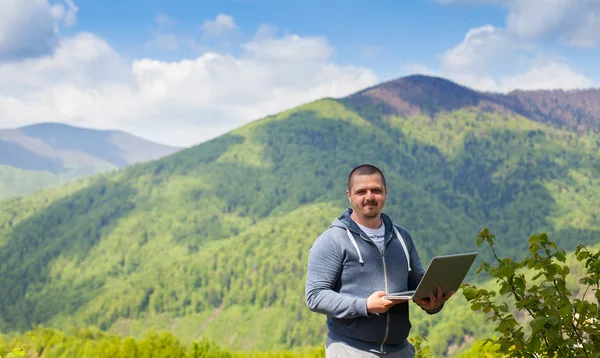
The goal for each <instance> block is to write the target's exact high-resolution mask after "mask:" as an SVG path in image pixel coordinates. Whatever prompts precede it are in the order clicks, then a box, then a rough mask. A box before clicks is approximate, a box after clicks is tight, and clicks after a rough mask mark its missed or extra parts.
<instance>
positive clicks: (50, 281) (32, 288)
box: [0, 78, 600, 352]
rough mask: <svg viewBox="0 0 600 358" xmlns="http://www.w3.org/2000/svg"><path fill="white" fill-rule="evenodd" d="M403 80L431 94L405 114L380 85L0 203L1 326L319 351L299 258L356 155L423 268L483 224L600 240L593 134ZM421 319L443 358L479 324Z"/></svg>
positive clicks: (515, 244)
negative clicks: (381, 177)
mask: <svg viewBox="0 0 600 358" xmlns="http://www.w3.org/2000/svg"><path fill="white" fill-rule="evenodd" d="M412 80H414V79H411V78H409V79H405V82H404V83H405V84H406V81H409V82H408V83H409V84H410V85H411V86H412V87H413V88H414V91H417V92H418V90H420V91H421V92H422V93H425V94H422V95H421V97H422V96H425V95H426V93H429V94H430V97H427V101H422V102H419V101H417V100H418V99H419V98H417V97H415V98H412V99H411V101H412V102H411V103H412V104H411V105H410V106H412V107H410V106H409V107H406V106H399V105H398V103H400V101H404V98H405V97H402V92H399V93H398V92H393V91H391V90H390V89H386V87H385V85H382V86H381V87H378V88H379V89H385V90H386V91H387V92H385V94H386V96H383V97H378V98H379V99H378V101H372V100H368V99H365V97H362V98H361V97H360V96H361V94H357V96H350V97H348V98H345V99H341V100H334V99H323V100H319V101H315V102H312V103H309V104H306V105H304V106H300V107H298V108H295V109H291V110H288V111H285V112H283V113H280V114H278V115H276V116H271V117H268V118H264V119H262V120H259V121H255V122H252V123H250V124H249V125H246V126H244V127H241V128H239V129H237V130H235V131H232V132H230V133H228V134H226V135H223V136H221V137H219V138H216V139H214V140H212V141H209V142H206V143H203V144H201V145H199V146H196V147H194V148H190V149H186V150H182V151H180V152H178V153H175V154H173V155H171V156H169V157H167V158H162V159H159V160H156V161H153V162H150V163H145V164H137V165H133V166H131V167H128V168H125V169H122V170H120V171H118V172H115V173H112V174H110V175H102V176H96V177H92V178H86V179H85V180H80V181H78V182H76V183H74V184H72V185H69V186H65V187H61V188H58V189H53V190H47V191H44V192H42V193H39V194H36V195H33V196H31V197H27V198H15V199H8V200H5V201H3V202H0V244H1V245H2V246H1V248H2V250H1V251H0V285H1V287H4V288H5V289H4V293H3V295H1V296H0V318H1V321H0V323H1V325H2V326H1V327H0V328H2V330H9V329H22V330H24V329H28V328H29V327H30V326H31V325H33V324H36V323H44V324H50V325H53V326H57V327H61V328H66V327H69V326H70V325H72V324H74V325H77V326H88V325H96V326H98V327H100V328H102V329H107V330H113V331H115V332H120V333H123V334H129V333H132V334H136V335H140V334H141V333H142V332H144V331H145V330H146V329H147V328H148V327H158V328H163V329H169V330H172V331H173V332H176V333H177V334H178V335H179V336H181V337H183V338H184V339H186V340H193V339H197V338H199V337H210V338H214V339H215V340H216V341H217V342H218V343H220V344H223V345H226V346H228V347H231V348H234V349H253V348H259V349H267V348H269V349H271V348H288V347H297V346H305V345H319V344H321V342H322V339H323V334H324V328H325V327H324V317H322V316H319V315H316V314H313V313H310V312H309V311H308V310H307V309H306V305H305V303H304V274H305V264H306V258H307V253H308V249H309V248H310V245H311V244H312V242H313V240H314V239H315V237H316V236H317V235H318V234H319V233H320V232H321V231H322V230H324V229H326V228H327V226H328V225H329V223H330V222H331V221H332V219H333V218H334V217H335V216H337V215H339V213H340V212H341V211H342V210H343V208H344V207H345V205H346V204H347V200H346V199H345V179H346V176H347V173H348V171H349V170H350V169H351V168H352V167H353V166H355V165H357V164H359V163H363V162H370V163H373V164H375V165H378V166H380V167H381V168H382V169H383V170H384V171H385V173H386V176H387V180H388V186H389V189H390V193H389V199H388V204H387V207H386V212H387V213H388V214H389V215H390V216H391V217H392V218H393V219H394V221H395V222H397V223H398V224H400V225H403V226H405V227H406V228H407V229H408V230H409V231H410V232H411V234H412V236H413V237H414V238H415V240H416V241H417V245H418V249H419V252H420V255H421V259H422V261H423V262H424V263H425V264H426V263H427V262H428V261H429V260H430V258H431V257H432V256H433V255H439V254H446V253H455V252H459V251H472V250H476V247H475V245H474V239H475V236H476V234H477V233H478V232H479V230H480V229H481V228H482V227H484V226H487V227H489V228H490V230H491V231H492V232H494V233H495V234H496V235H497V236H498V237H499V238H501V239H502V243H503V244H502V250H503V251H504V252H503V254H504V255H507V254H508V255H511V256H514V257H516V258H518V257H520V256H521V255H522V254H523V249H524V248H526V247H527V246H526V245H527V243H526V238H527V237H529V235H530V234H531V233H533V232H539V231H546V232H548V233H549V234H550V235H551V237H553V238H555V240H556V241H557V242H559V243H560V244H561V246H563V247H564V248H565V249H568V250H570V249H573V248H574V247H575V245H576V244H577V243H590V242H596V241H597V240H598V237H600V236H599V235H598V234H599V233H600V222H598V215H599V214H600V207H598V205H597V204H596V203H598V202H600V189H599V186H598V184H599V183H600V175H598V174H597V173H596V172H595V171H594V170H593V168H594V164H595V163H597V162H598V160H600V156H599V154H598V153H599V150H598V149H600V148H599V147H600V137H599V136H598V134H596V133H594V132H587V133H575V132H572V131H569V130H568V129H559V128H557V127H555V126H549V125H547V124H545V123H542V122H539V121H536V120H533V119H529V118H526V117H523V116H520V115H518V114H516V112H514V111H513V110H511V109H508V108H506V107H501V106H500V105H499V104H497V103H496V104H494V106H495V107H494V108H495V109H494V110H492V109H491V108H492V107H490V106H491V105H489V103H491V102H489V100H486V101H488V102H486V103H488V105H486V104H485V103H483V102H482V101H479V100H478V97H477V93H475V94H473V93H474V92H468V91H467V92H465V93H466V94H461V93H462V92H460V91H464V89H463V88H461V87H458V86H456V85H452V86H451V85H448V83H446V82H444V86H442V87H439V88H438V87H435V86H434V88H438V91H437V92H431V91H430V90H429V89H428V90H425V89H427V88H428V87H427V86H429V88H430V87H431V85H429V84H428V85H427V86H425V85H424V86H423V88H420V87H418V86H417V85H418V83H417V84H414V83H411V82H410V81H412ZM401 83H402V82H401ZM415 86H417V87H415ZM409 87H410V86H409ZM409 92H410V91H409ZM410 93H412V92H410ZM445 93H452V94H453V95H452V96H450V99H447V98H446V99H445V98H442V97H443V96H444V94H445ZM435 96H438V97H435ZM465 96H466V97H465ZM469 96H475V97H469ZM382 98H383V99H382ZM473 98H474V99H473ZM382 101H383V102H382ZM405 102H406V101H405ZM389 104H395V105H398V106H399V107H398V106H396V107H395V108H409V109H410V110H409V111H404V112H402V111H397V110H396V109H394V108H392V109H390V108H389ZM386 106H388V107H386ZM422 108H425V109H422ZM432 116H433V117H432ZM482 257H484V258H487V259H489V257H488V256H486V254H482ZM469 279H470V280H475V278H474V277H472V276H471V277H470V278H469ZM457 301H458V300H457ZM456 304H458V302H457V303H456ZM419 311H420V310H418V309H413V310H412V315H413V316H412V317H413V320H414V327H415V332H418V331H422V330H424V329H431V331H432V332H438V331H436V330H433V329H432V328H431V327H434V326H435V325H445V328H444V330H442V331H439V332H440V333H432V334H433V335H434V336H435V335H437V336H438V337H437V338H434V339H435V340H437V341H438V343H436V344H437V345H439V347H438V351H440V352H442V351H445V350H446V349H447V347H448V346H451V345H453V344H460V342H462V340H463V339H464V336H465V335H467V336H469V335H470V336H479V335H480V334H481V332H480V331H475V329H474V327H477V329H479V327H485V325H483V323H482V321H481V322H480V321H478V320H477V318H474V317H473V316H471V315H470V314H467V313H465V312H464V310H458V309H456V310H451V309H449V310H447V311H446V312H444V313H443V314H441V315H436V316H433V317H429V316H426V315H423V314H422V313H421V312H419ZM449 317H455V318H456V319H453V320H450V321H449V320H448V319H449ZM448 322H452V323H448ZM474 322H480V323H481V324H474ZM448 325H451V326H452V327H448ZM484 329H485V328H484ZM449 332H452V333H449Z"/></svg>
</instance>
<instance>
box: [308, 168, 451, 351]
mask: <svg viewBox="0 0 600 358" xmlns="http://www.w3.org/2000/svg"><path fill="white" fill-rule="evenodd" d="M346 193H347V195H348V200H349V202H350V204H351V206H352V208H351V209H350V208H348V209H346V210H345V211H344V212H343V213H342V214H341V216H340V217H338V218H336V219H335V220H334V221H333V222H332V223H331V225H330V226H329V228H328V229H327V230H326V231H325V232H323V233H322V234H321V235H320V236H319V237H318V238H317V239H316V240H315V242H314V243H313V246H312V248H311V249H310V253H309V258H308V271H307V276H306V302H307V305H308V307H309V309H310V310H311V311H313V312H318V313H323V314H325V315H327V327H328V332H327V338H326V341H325V346H326V356H327V357H381V356H384V357H414V354H415V349H414V347H413V346H412V345H411V344H410V343H409V342H408V340H407V338H408V335H409V332H410V328H411V324H410V320H409V314H408V302H407V301H406V300H404V301H398V300H393V301H392V300H387V299H385V298H383V296H384V295H385V294H386V293H388V292H398V291H405V290H409V289H410V290H414V289H416V287H417V286H418V284H419V282H420V280H421V278H422V277H423V275H424V274H425V271H424V269H423V266H422V265H421V262H420V260H419V255H418V254H417V250H416V248H415V244H414V242H413V239H412V237H411V236H410V234H409V233H408V231H406V229H404V228H403V227H401V226H398V225H394V224H393V223H392V220H391V219H390V218H389V217H388V216H387V215H385V214H383V213H382V210H383V208H384V206H385V201H386V198H387V193H388V188H387V185H386V181H385V177H384V175H383V173H382V172H381V170H379V169H378V168H377V167H375V166H372V165H368V164H366V165H360V166H358V167H356V168H354V169H353V170H352V171H351V172H350V175H349V176H348V189H347V191H346ZM453 293H454V292H448V293H447V294H446V295H444V296H442V295H441V292H440V290H438V293H437V296H434V295H430V296H429V298H427V299H416V300H414V301H415V302H416V303H417V304H418V305H419V306H420V307H421V308H422V309H424V310H425V311H427V312H428V313H429V314H435V313H437V312H439V311H440V310H441V309H442V308H443V305H444V302H445V301H446V300H447V299H448V298H450V296H451V295H452V294H453Z"/></svg>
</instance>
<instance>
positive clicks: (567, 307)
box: [558, 303, 572, 317]
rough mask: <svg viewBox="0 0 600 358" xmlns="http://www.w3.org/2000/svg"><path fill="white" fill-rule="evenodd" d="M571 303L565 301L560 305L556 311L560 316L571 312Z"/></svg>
mask: <svg viewBox="0 0 600 358" xmlns="http://www.w3.org/2000/svg"><path fill="white" fill-rule="evenodd" d="M571 310H572V308H571V304H570V303H565V304H564V305H562V306H561V307H560V310H559V311H558V313H560V315H561V316H563V317H565V316H566V315H568V314H569V313H571Z"/></svg>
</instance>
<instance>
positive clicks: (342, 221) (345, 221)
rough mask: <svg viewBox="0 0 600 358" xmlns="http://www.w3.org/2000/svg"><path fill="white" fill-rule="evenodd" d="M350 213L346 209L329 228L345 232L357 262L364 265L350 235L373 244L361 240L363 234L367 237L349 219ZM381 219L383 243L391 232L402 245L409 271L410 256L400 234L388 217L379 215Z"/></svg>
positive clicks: (350, 210)
mask: <svg viewBox="0 0 600 358" xmlns="http://www.w3.org/2000/svg"><path fill="white" fill-rule="evenodd" d="M352 213H353V210H352V209H351V208H346V210H344V211H343V212H342V214H341V215H340V216H339V217H337V218H335V219H334V220H333V221H332V222H331V225H329V228H332V227H338V228H341V229H344V230H346V234H347V235H348V239H349V240H350V241H351V242H352V246H354V248H355V249H356V252H357V253H358V259H359V262H360V263H361V264H364V260H363V258H362V254H361V252H360V249H359V247H358V244H357V243H356V239H355V238H354V235H352V233H354V234H355V235H358V236H359V237H360V238H362V239H363V240H366V241H368V242H370V243H372V244H373V245H375V243H374V242H373V241H371V240H370V239H364V238H363V234H364V236H367V235H366V234H365V233H364V232H363V231H362V230H361V229H360V227H358V225H357V224H356V222H354V220H352V218H351V217H350V215H352ZM381 219H382V220H383V224H384V225H385V243H386V244H387V242H388V240H389V239H390V236H391V235H392V232H393V233H395V234H396V237H397V238H398V240H399V241H400V243H401V244H402V249H403V250H404V255H405V256H406V261H407V263H408V271H411V265H410V255H409V253H408V248H407V247H406V243H405V242H404V238H403V237H402V235H400V233H399V232H398V229H397V228H396V226H395V225H394V223H393V222H392V219H390V217H389V216H387V215H386V214H384V213H381Z"/></svg>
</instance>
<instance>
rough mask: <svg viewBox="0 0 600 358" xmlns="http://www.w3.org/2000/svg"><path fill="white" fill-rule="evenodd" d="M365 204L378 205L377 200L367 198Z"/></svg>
mask: <svg viewBox="0 0 600 358" xmlns="http://www.w3.org/2000/svg"><path fill="white" fill-rule="evenodd" d="M363 205H365V206H366V205H377V201H376V200H366V201H365V202H364V203H363Z"/></svg>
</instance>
